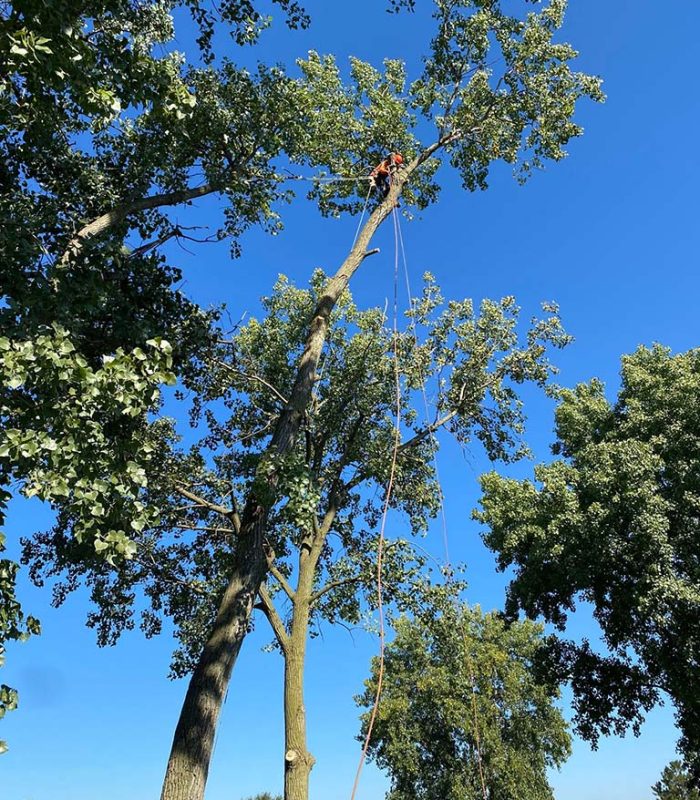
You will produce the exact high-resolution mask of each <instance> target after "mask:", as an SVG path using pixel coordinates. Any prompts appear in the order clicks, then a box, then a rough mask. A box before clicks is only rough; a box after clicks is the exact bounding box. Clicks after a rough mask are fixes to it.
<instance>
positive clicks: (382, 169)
mask: <svg viewBox="0 0 700 800" xmlns="http://www.w3.org/2000/svg"><path fill="white" fill-rule="evenodd" d="M402 164H403V156H402V155H401V153H390V154H389V155H388V156H387V157H386V158H385V159H384V161H382V162H380V163H379V164H377V166H376V167H375V168H374V169H373V170H372V171H371V172H370V173H369V183H370V186H371V187H372V188H373V189H378V190H379V191H380V192H381V193H382V198H384V197H386V196H387V195H388V194H389V189H391V176H392V175H393V174H394V173H395V172H396V170H397V169H398V168H399V167H400V166H401V165H402Z"/></svg>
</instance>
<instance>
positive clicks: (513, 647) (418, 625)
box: [358, 601, 570, 800]
mask: <svg viewBox="0 0 700 800" xmlns="http://www.w3.org/2000/svg"><path fill="white" fill-rule="evenodd" d="M542 649H543V639H542V632H541V628H539V627H538V626H536V625H534V624H532V623H531V622H527V621H525V622H516V623H514V624H513V625H511V626H506V624H505V623H504V621H503V620H502V619H500V618H499V616H498V615H497V614H493V613H491V614H483V613H482V612H481V611H480V609H479V608H478V607H475V608H467V607H460V606H455V605H452V601H451V602H448V603H444V604H443V605H442V606H439V605H438V606H436V607H434V608H433V609H431V613H429V614H428V613H426V614H424V615H421V616H418V617H417V618H415V619H414V620H409V619H407V618H404V619H400V620H398V622H397V624H396V637H395V639H394V640H393V642H391V643H390V644H389V645H388V647H387V649H386V653H385V662H384V678H383V688H382V695H381V703H380V704H379V708H378V713H377V717H376V720H375V724H374V728H373V733H372V738H371V739H370V745H369V753H370V755H371V756H372V757H373V758H374V759H375V760H376V761H377V764H378V765H379V766H380V767H382V768H384V769H386V770H387V771H388V773H389V776H390V778H391V789H390V791H389V793H388V795H387V797H388V798H390V800H442V798H446V797H449V798H453V799H454V800H475V798H480V797H483V791H484V789H485V790H486V791H487V792H488V796H489V797H498V798H503V799H504V800H506V799H507V798H516V797H517V798H523V799H525V800H549V798H551V797H552V796H553V795H552V790H551V788H550V786H549V783H548V780H547V770H548V769H550V768H552V767H556V766H559V765H560V764H561V763H563V761H564V760H565V759H566V758H567V756H568V755H569V753H570V739H569V736H568V733H567V728H566V724H565V722H564V719H563V717H562V715H561V712H560V711H559V709H558V708H557V707H556V705H555V703H556V699H557V697H558V690H557V688H556V686H553V685H549V684H547V683H546V682H543V681H541V680H539V679H538V678H537V674H536V670H535V669H534V667H535V663H536V661H537V658H538V654H539V652H540V651H541V650H542ZM378 679H379V664H378V659H376V658H375V659H373V662H372V675H371V677H370V679H369V680H368V681H367V682H366V687H367V688H366V690H365V692H364V694H363V695H362V696H361V697H359V698H358V703H359V704H361V705H362V706H363V707H365V709H367V708H368V707H369V708H371V706H372V704H373V702H374V698H375V695H376V691H377V682H378ZM368 720H369V711H365V712H364V713H363V716H362V723H363V734H366V732H367V728H368ZM482 781H483V783H482Z"/></svg>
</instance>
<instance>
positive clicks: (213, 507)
mask: <svg viewBox="0 0 700 800" xmlns="http://www.w3.org/2000/svg"><path fill="white" fill-rule="evenodd" d="M175 491H176V492H177V493H178V494H181V495H182V496H183V497H186V498H187V499H188V500H192V502H193V503H196V504H197V505H198V506H200V507H203V508H208V509H209V510H210V511H215V512H216V513H217V514H221V516H223V517H226V519H231V520H232V519H233V517H234V515H235V513H236V512H235V511H234V510H233V509H232V508H226V506H220V505H219V504H218V503H212V502H211V500H206V499H205V498H204V497H200V496H199V495H198V494H195V493H194V492H191V491H190V490H189V489H186V488H185V487H184V486H176V487H175Z"/></svg>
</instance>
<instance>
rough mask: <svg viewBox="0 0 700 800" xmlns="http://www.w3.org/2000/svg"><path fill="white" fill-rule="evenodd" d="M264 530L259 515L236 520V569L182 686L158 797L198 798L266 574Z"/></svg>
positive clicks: (174, 799)
mask: <svg viewBox="0 0 700 800" xmlns="http://www.w3.org/2000/svg"><path fill="white" fill-rule="evenodd" d="M245 516H248V517H249V518H250V514H248V515H244V520H245ZM264 531H265V525H264V519H263V515H262V514H258V515H257V518H254V519H252V520H250V519H248V520H245V521H244V523H243V524H242V525H241V529H240V539H239V547H238V548H237V558H236V570H235V571H234V573H233V574H232V575H231V579H230V581H229V584H228V586H227V588H226V591H225V593H224V596H223V597H222V599H221V604H220V607H219V612H218V614H217V616H216V620H215V621H214V625H213V628H212V632H211V634H210V636H209V638H208V640H207V642H206V644H205V645H204V649H203V650H202V654H201V656H200V658H199V661H198V663H197V666H196V668H195V670H194V672H193V673H192V677H191V678H190V683H189V685H188V687H187V693H186V695H185V700H184V703H183V705H182V709H181V711H180V718H179V720H178V723H177V728H176V729H175V735H174V738H173V744H172V749H171V751H170V758H169V760H168V766H167V770H166V773H165V780H164V781H163V789H162V793H161V798H162V800H201V798H203V797H204V790H205V787H206V782H207V776H208V774H209V764H210V762H211V756H212V752H213V748H214V739H215V735H216V727H217V724H218V720H219V715H220V713H221V709H222V707H223V704H224V700H225V698H226V691H227V689H228V684H229V680H230V677H231V670H232V669H233V665H234V663H235V661H236V658H237V657H238V653H239V651H240V648H241V644H242V643H243V639H244V637H245V634H246V633H247V628H248V619H249V617H250V612H251V610H252V608H253V604H254V602H255V599H256V597H257V593H258V589H259V587H260V584H261V583H262V581H263V579H264V577H265V573H266V567H267V563H266V560H265V556H264V550H263V536H264Z"/></svg>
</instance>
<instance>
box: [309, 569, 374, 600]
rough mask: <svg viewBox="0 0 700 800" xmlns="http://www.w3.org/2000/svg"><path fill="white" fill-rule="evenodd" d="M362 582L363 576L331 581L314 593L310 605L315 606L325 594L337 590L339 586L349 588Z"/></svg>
mask: <svg viewBox="0 0 700 800" xmlns="http://www.w3.org/2000/svg"><path fill="white" fill-rule="evenodd" d="M361 580H362V576H361V575H353V576H352V577H351V578H343V579H342V580H337V581H329V582H328V583H327V584H326V585H325V586H323V587H322V588H321V589H319V590H318V591H316V592H314V593H313V594H312V595H311V599H310V601H309V604H310V605H311V606H313V605H315V604H316V603H317V602H318V601H319V600H320V599H321V598H322V597H323V595H325V594H328V592H332V591H333V589H337V588H338V587H339V586H347V585H349V584H352V583H359V582H360V581H361Z"/></svg>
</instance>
